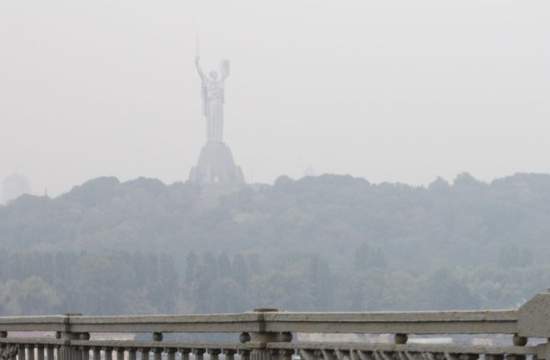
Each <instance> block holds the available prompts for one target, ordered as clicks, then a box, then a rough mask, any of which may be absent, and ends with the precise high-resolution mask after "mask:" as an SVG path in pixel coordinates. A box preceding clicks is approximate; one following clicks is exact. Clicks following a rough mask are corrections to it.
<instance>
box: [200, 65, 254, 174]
mask: <svg viewBox="0 0 550 360" xmlns="http://www.w3.org/2000/svg"><path fill="white" fill-rule="evenodd" d="M195 65H196V67H197V72H198V73H199V76H200V78H201V82H202V89H201V96H202V113H203V116H204V118H205V120H206V144H205V145H204V146H203V148H202V150H201V153H200V156H199V162H198V164H197V166H195V167H193V168H192V169H191V173H190V174H189V181H190V182H192V183H196V184H203V185H212V184H220V185H241V184H244V176H243V172H242V170H241V168H240V167H238V166H237V165H235V162H234V160H233V154H232V153H231V150H230V149H229V147H228V146H227V145H226V144H225V143H224V142H223V126H224V117H223V115H224V114H223V106H224V103H225V89H224V86H225V80H226V79H227V77H228V76H229V61H227V60H225V61H223V62H222V63H221V66H220V71H219V74H218V72H216V71H211V72H210V73H209V74H208V75H206V74H205V73H204V72H203V71H202V68H201V66H200V62H199V57H198V56H197V57H196V58H195Z"/></svg>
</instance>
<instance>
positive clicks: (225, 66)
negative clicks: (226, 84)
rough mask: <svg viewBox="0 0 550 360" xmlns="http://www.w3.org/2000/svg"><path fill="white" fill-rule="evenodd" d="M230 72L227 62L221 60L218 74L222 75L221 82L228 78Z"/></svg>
mask: <svg viewBox="0 0 550 360" xmlns="http://www.w3.org/2000/svg"><path fill="white" fill-rule="evenodd" d="M230 71H231V68H230V65H229V60H223V61H222V63H221V65H220V73H221V75H222V80H225V79H227V77H228V76H229V73H230Z"/></svg>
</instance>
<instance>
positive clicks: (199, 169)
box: [189, 142, 244, 185]
mask: <svg viewBox="0 0 550 360" xmlns="http://www.w3.org/2000/svg"><path fill="white" fill-rule="evenodd" d="M189 182H191V183H195V184H203V185H215V184H220V185H242V184H244V176H243V172H242V170H241V168H240V167H238V166H237V165H235V162H234V161H233V154H232V153H231V150H230V149H229V147H228V146H227V145H225V144H224V143H223V142H208V143H206V145H204V146H203V148H202V150H201V153H200V156H199V162H198V164H197V166H195V167H193V168H192V169H191V173H190V174H189Z"/></svg>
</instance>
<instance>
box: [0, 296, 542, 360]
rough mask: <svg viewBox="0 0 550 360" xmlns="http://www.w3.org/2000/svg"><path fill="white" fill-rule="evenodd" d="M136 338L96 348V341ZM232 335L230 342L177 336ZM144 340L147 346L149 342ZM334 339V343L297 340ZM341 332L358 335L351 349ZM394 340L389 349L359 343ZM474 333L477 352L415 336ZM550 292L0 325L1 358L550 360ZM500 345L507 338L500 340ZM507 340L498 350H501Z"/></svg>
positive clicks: (20, 320)
mask: <svg viewBox="0 0 550 360" xmlns="http://www.w3.org/2000/svg"><path fill="white" fill-rule="evenodd" d="M105 333H109V334H126V335H132V337H131V338H132V340H120V339H118V340H115V339H110V340H101V336H100V335H101V334H105ZM224 333H226V334H227V333H228V334H234V336H235V340H234V341H229V342H219V341H205V342H189V341H183V340H181V341H180V340H177V335H170V338H171V339H169V340H166V339H165V336H164V335H168V334H202V335H201V336H202V337H204V338H205V340H208V339H209V338H210V340H211V339H212V338H213V336H215V334H224ZM145 334H150V335H149V336H150V338H149V339H147V337H148V336H147V335H145ZM304 334H309V335H310V337H311V335H312V334H317V335H318V336H319V337H321V336H322V335H323V334H324V335H328V334H330V335H331V336H332V337H331V339H330V341H321V340H319V341H313V342H312V341H307V342H304V341H300V340H301V338H302V337H303V335H304ZM342 334H359V337H357V338H356V340H354V341H349V339H348V338H345V337H342ZM378 334H390V335H393V337H392V341H389V342H382V341H376V340H374V341H372V339H366V337H365V336H363V335H372V337H375V335H378ZM434 335H435V336H458V335H473V336H476V337H477V338H478V339H479V338H481V339H482V340H484V343H483V345H476V344H474V343H468V342H454V343H437V342H430V340H429V339H423V341H422V342H418V341H414V340H415V339H416V338H415V337H418V336H434ZM548 338H550V293H549V292H544V293H541V294H539V295H537V296H536V297H535V298H533V299H532V300H531V301H529V302H527V303H526V304H525V305H524V306H522V307H520V308H519V309H513V310H491V311H439V312H368V313H365V312H345V313H344V312H341V313H305V312H299V313H298V312H285V311H276V310H273V309H258V310H256V311H252V312H247V313H239V314H213V315H139V316H83V315H79V314H67V315H58V316H21V317H0V360H205V359H207V360H291V359H292V358H293V357H295V358H296V357H299V358H301V360H321V359H322V360H478V359H482V360H504V359H506V360H524V359H527V358H529V359H533V360H534V359H547V360H550V345H548ZM503 339H504V340H503ZM503 341H504V343H503Z"/></svg>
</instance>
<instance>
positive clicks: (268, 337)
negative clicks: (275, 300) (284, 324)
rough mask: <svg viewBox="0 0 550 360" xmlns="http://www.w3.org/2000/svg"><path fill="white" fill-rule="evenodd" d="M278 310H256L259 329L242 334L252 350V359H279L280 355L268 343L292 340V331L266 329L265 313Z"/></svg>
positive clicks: (242, 337) (242, 338)
mask: <svg viewBox="0 0 550 360" xmlns="http://www.w3.org/2000/svg"><path fill="white" fill-rule="evenodd" d="M277 311H279V310H277V309H256V310H254V312H255V313H257V314H258V322H259V325H260V326H259V331H258V332H251V333H246V334H241V336H240V340H241V342H244V343H245V344H246V345H247V347H248V349H249V351H250V352H249V353H250V360H278V355H277V354H274V353H273V352H272V351H270V350H269V349H267V344H269V343H276V342H290V341H292V334H290V333H281V332H268V331H265V317H264V316H265V314H266V313H271V312H277ZM243 340H244V341H243Z"/></svg>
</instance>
